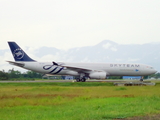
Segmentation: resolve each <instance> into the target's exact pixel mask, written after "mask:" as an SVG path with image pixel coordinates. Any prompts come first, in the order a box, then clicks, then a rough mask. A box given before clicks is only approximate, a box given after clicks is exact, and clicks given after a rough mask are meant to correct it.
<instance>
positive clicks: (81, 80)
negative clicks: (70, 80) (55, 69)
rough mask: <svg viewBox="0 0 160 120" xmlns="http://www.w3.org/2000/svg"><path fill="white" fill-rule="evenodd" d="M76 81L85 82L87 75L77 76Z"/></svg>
mask: <svg viewBox="0 0 160 120" xmlns="http://www.w3.org/2000/svg"><path fill="white" fill-rule="evenodd" d="M76 81H77V82H85V81H86V78H85V77H83V78H77V79H76Z"/></svg>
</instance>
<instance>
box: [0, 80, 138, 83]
mask: <svg viewBox="0 0 160 120" xmlns="http://www.w3.org/2000/svg"><path fill="white" fill-rule="evenodd" d="M133 81H134V82H137V81H139V80H86V82H133ZM38 82H39V83H45V82H46V83H51V82H76V80H32V81H21V80H19V81H0V83H38Z"/></svg>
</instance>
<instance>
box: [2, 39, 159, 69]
mask: <svg viewBox="0 0 160 120" xmlns="http://www.w3.org/2000/svg"><path fill="white" fill-rule="evenodd" d="M159 46H160V43H146V44H117V43H115V42H113V41H110V40H104V41H102V42H100V43H99V44H97V45H95V46H85V47H79V48H72V49H69V50H67V51H65V50H60V49H57V48H51V47H41V48H39V49H36V50H35V51H34V56H36V57H37V58H36V59H37V60H39V59H41V60H45V61H64V62H118V63H144V64H148V65H151V66H153V67H154V68H156V69H157V70H158V71H160V64H159V60H160V47H159ZM4 51H5V50H4ZM5 52H6V51H5ZM26 53H27V51H26ZM0 56H3V51H1V52H0Z"/></svg>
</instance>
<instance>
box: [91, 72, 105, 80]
mask: <svg viewBox="0 0 160 120" xmlns="http://www.w3.org/2000/svg"><path fill="white" fill-rule="evenodd" d="M106 75H107V73H106V72H103V71H100V72H92V73H90V74H89V77H90V78H91V79H105V78H106Z"/></svg>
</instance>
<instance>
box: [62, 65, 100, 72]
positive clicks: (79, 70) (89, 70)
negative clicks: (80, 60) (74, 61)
mask: <svg viewBox="0 0 160 120" xmlns="http://www.w3.org/2000/svg"><path fill="white" fill-rule="evenodd" d="M60 66H62V67H65V68H67V69H70V70H73V71H77V72H83V73H90V72H91V71H97V72H98V71H100V70H93V69H91V68H83V67H77V66H70V65H60Z"/></svg>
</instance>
